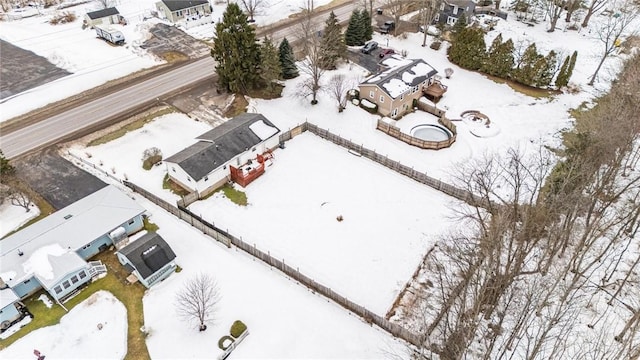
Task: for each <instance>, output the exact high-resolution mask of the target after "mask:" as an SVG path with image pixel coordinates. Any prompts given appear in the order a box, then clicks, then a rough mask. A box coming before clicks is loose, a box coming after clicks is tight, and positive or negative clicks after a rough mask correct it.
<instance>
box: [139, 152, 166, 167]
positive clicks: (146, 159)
mask: <svg viewBox="0 0 640 360" xmlns="http://www.w3.org/2000/svg"><path fill="white" fill-rule="evenodd" d="M160 161H162V151H160V149H158V148H157V147H152V148H149V149H147V150H145V151H144V153H142V168H143V169H145V170H150V169H151V167H153V165H155V164H157V163H159V162H160Z"/></svg>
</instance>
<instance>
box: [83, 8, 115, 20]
mask: <svg viewBox="0 0 640 360" xmlns="http://www.w3.org/2000/svg"><path fill="white" fill-rule="evenodd" d="M118 14H120V13H119V12H118V9H116V8H114V7H110V8H106V9H102V10H98V11H92V12H88V13H87V16H88V17H89V19H91V20H95V19H101V18H103V17H107V16H111V15H118Z"/></svg>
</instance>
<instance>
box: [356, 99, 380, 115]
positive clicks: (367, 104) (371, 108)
mask: <svg viewBox="0 0 640 360" xmlns="http://www.w3.org/2000/svg"><path fill="white" fill-rule="evenodd" d="M360 107H361V108H363V109H365V110H367V111H368V112H370V113H371V114H376V113H377V112H378V105H377V104H374V103H372V102H371V101H369V100H367V99H361V100H360Z"/></svg>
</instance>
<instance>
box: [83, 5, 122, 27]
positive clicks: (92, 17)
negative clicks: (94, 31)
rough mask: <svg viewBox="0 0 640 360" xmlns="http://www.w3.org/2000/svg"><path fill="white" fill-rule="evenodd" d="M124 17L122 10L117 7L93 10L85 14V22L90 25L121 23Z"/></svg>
mask: <svg viewBox="0 0 640 360" xmlns="http://www.w3.org/2000/svg"><path fill="white" fill-rule="evenodd" d="M123 20H124V18H123V17H122V16H120V12H119V11H118V9H116V8H115V7H110V8H106V9H101V10H96V11H91V12H88V13H86V15H85V16H84V22H85V23H86V24H87V25H88V26H89V27H94V26H96V25H106V24H119V23H120V22H122V21H123Z"/></svg>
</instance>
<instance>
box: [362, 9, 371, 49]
mask: <svg viewBox="0 0 640 360" xmlns="http://www.w3.org/2000/svg"><path fill="white" fill-rule="evenodd" d="M360 21H362V29H363V33H362V41H364V42H367V41H369V40H371V39H372V38H373V26H371V14H370V13H369V12H368V11H367V10H366V9H363V10H362V12H361V13H360Z"/></svg>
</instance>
